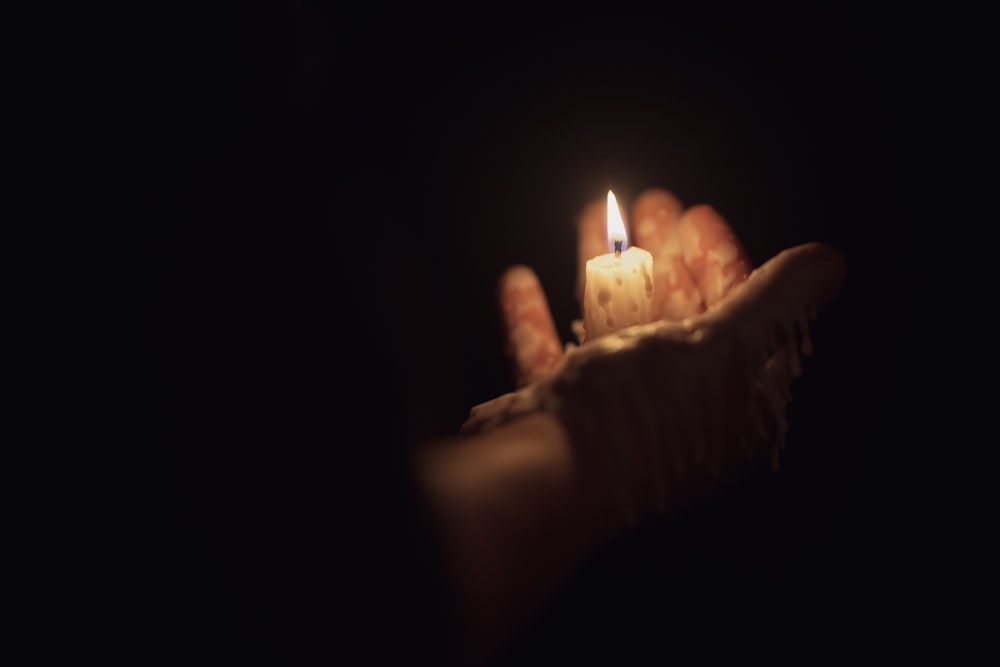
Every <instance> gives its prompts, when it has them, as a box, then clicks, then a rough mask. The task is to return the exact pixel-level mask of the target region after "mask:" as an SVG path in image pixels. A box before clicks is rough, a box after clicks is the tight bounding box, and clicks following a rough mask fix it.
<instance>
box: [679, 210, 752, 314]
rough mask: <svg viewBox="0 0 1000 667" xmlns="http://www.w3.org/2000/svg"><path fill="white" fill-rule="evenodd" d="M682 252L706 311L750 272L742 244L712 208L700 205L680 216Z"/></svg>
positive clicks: (748, 260)
mask: <svg viewBox="0 0 1000 667" xmlns="http://www.w3.org/2000/svg"><path fill="white" fill-rule="evenodd" d="M679 229H680V239H681V251H682V252H683V253H684V262H685V263H686V264H687V266H688V269H689V270H690V271H691V277H692V278H694V282H695V284H696V285H697V286H698V291H699V292H701V298H702V300H703V301H704V302H705V307H706V308H711V307H712V306H714V305H715V304H717V303H718V302H719V301H721V300H722V299H724V298H725V297H726V295H727V294H729V292H730V291H732V289H733V288H734V287H735V286H736V285H738V284H740V283H741V282H743V281H744V280H745V279H746V277H747V276H748V275H749V274H750V271H751V269H752V268H753V267H752V265H751V264H750V259H749V257H748V256H747V253H746V250H745V249H744V248H743V244H742V243H740V241H739V239H738V238H736V234H735V233H733V230H732V229H731V228H730V227H729V224H728V223H726V221H725V220H723V218H722V216H721V215H719V214H718V213H717V212H716V210H715V209H714V208H712V207H711V206H708V205H705V204H700V205H698V206H692V207H691V208H689V209H688V210H687V211H685V212H684V214H683V215H682V216H681V219H680V224H679Z"/></svg>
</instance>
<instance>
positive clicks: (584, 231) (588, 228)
mask: <svg viewBox="0 0 1000 667" xmlns="http://www.w3.org/2000/svg"><path fill="white" fill-rule="evenodd" d="M607 224H608V204H607V202H606V201H604V200H594V201H592V202H590V203H589V204H587V205H586V206H584V207H583V210H582V211H580V214H579V215H578V216H577V218H576V259H577V261H576V300H577V302H578V303H581V304H582V303H583V287H584V282H586V280H587V261H588V260H591V259H593V258H594V257H597V256H598V255H603V254H604V253H606V252H608V230H607ZM626 224H628V223H627V221H626Z"/></svg>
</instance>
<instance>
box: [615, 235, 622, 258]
mask: <svg viewBox="0 0 1000 667" xmlns="http://www.w3.org/2000/svg"><path fill="white" fill-rule="evenodd" d="M621 256H622V241H621V239H615V257H616V258H618V257H621Z"/></svg>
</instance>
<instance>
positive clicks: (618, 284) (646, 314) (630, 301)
mask: <svg viewBox="0 0 1000 667" xmlns="http://www.w3.org/2000/svg"><path fill="white" fill-rule="evenodd" d="M607 234H608V250H609V251H610V252H608V253H607V254H605V255H598V256H597V257H594V258H593V259H590V260H588V261H587V267H586V268H587V270H586V281H585V283H584V288H583V330H584V340H592V339H594V338H598V337H600V336H604V335H606V334H609V333H612V332H614V331H617V330H619V329H623V328H625V327H630V326H632V325H635V324H646V323H648V322H651V321H652V318H653V317H652V313H653V256H652V255H651V254H649V253H648V252H647V251H645V250H643V249H642V248H636V247H634V246H633V247H631V248H630V247H628V234H627V232H626V231H625V223H624V221H623V220H622V214H621V211H620V210H619V209H618V202H617V201H616V200H615V195H614V193H613V192H611V191H610V190H608V220H607Z"/></svg>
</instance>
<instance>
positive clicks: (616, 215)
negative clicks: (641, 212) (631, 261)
mask: <svg viewBox="0 0 1000 667" xmlns="http://www.w3.org/2000/svg"><path fill="white" fill-rule="evenodd" d="M615 241H621V248H620V249H619V250H622V251H624V250H625V249H626V248H628V233H627V232H626V231H625V221H623V220H622V212H621V211H620V210H618V200H617V199H615V193H613V192H611V190H608V250H610V251H611V252H614V251H615Z"/></svg>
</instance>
